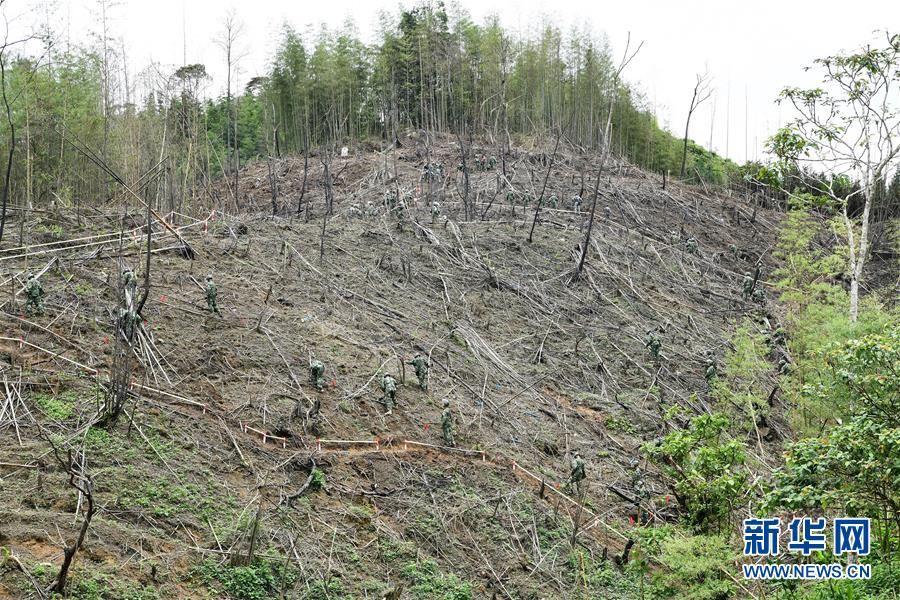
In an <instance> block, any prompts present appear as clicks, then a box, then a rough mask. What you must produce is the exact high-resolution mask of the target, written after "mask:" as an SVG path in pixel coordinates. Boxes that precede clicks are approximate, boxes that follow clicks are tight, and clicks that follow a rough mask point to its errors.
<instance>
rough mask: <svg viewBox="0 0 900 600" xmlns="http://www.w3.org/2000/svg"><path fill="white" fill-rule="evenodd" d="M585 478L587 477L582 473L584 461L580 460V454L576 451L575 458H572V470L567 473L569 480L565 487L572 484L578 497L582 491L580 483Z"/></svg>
mask: <svg viewBox="0 0 900 600" xmlns="http://www.w3.org/2000/svg"><path fill="white" fill-rule="evenodd" d="M586 477H587V475H585V473H584V459H583V458H581V453H579V452H577V451H576V452H575V456H573V457H572V468H571V470H570V471H569V480H568V482H566V485H572V484H574V485H575V488H576V490H577V491H578V495H579V496H580V495H581V494H582V492H583V490H584V487H583V486H584V484H583V483H582V482H583V481H584V480H585V478H586Z"/></svg>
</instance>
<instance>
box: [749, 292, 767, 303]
mask: <svg viewBox="0 0 900 600" xmlns="http://www.w3.org/2000/svg"><path fill="white" fill-rule="evenodd" d="M752 297H753V301H754V302H756V303H758V304H765V302H766V291H765V290H764V289H762V288H756V289H755V290H753V296H752Z"/></svg>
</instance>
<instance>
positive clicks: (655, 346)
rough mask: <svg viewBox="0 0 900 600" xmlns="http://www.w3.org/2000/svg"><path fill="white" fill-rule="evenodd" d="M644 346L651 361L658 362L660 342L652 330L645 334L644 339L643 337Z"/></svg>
mask: <svg viewBox="0 0 900 600" xmlns="http://www.w3.org/2000/svg"><path fill="white" fill-rule="evenodd" d="M644 346H646V347H647V350H649V351H650V356H651V357H652V358H653V360H659V351H660V349H661V348H662V342H661V341H660V340H659V337H658V336H657V335H656V332H655V331H654V330H652V329H651V330H649V331H648V332H647V335H646V337H644Z"/></svg>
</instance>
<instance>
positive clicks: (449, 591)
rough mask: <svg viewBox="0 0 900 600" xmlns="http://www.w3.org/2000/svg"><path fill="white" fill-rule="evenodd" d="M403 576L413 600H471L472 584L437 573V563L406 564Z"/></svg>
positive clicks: (429, 561) (418, 562) (428, 561)
mask: <svg viewBox="0 0 900 600" xmlns="http://www.w3.org/2000/svg"><path fill="white" fill-rule="evenodd" d="M403 576H404V577H405V578H406V579H408V580H410V582H411V583H412V586H411V587H410V589H409V591H410V594H411V595H412V597H413V598H417V599H418V598H421V599H422V600H471V598H472V584H471V582H469V581H463V580H461V579H460V578H459V577H457V576H456V575H455V574H452V573H451V574H444V573H441V572H439V571H438V566H437V563H436V562H434V561H433V560H424V561H417V562H410V563H407V564H406V565H405V566H404V567H403Z"/></svg>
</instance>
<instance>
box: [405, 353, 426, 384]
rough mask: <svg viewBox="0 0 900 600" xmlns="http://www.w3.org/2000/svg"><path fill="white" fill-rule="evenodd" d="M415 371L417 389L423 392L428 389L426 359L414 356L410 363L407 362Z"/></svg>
mask: <svg viewBox="0 0 900 600" xmlns="http://www.w3.org/2000/svg"><path fill="white" fill-rule="evenodd" d="M409 364H411V365H412V366H413V367H415V369H416V377H417V378H418V380H419V387H420V388H422V389H423V390H427V389H428V359H427V358H425V357H424V356H422V355H421V354H416V355H415V356H414V357H413V359H412V360H411V361H409Z"/></svg>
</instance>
